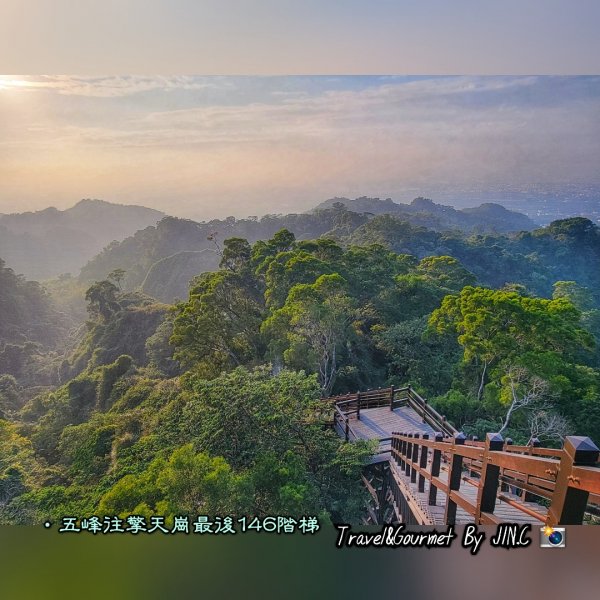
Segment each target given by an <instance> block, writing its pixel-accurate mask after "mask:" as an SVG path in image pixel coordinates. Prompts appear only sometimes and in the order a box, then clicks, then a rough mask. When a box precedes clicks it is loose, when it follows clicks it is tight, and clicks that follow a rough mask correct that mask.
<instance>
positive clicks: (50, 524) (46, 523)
mask: <svg viewBox="0 0 600 600" xmlns="http://www.w3.org/2000/svg"><path fill="white" fill-rule="evenodd" d="M44 527H45V528H46V529H49V528H50V527H52V523H50V521H46V522H45V523H44Z"/></svg>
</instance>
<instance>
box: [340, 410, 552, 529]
mask: <svg viewBox="0 0 600 600" xmlns="http://www.w3.org/2000/svg"><path fill="white" fill-rule="evenodd" d="M350 427H351V429H352V432H353V434H354V435H355V436H356V438H358V439H364V440H368V439H381V438H387V437H390V436H391V435H392V433H393V432H395V431H397V432H401V433H411V432H418V433H420V434H424V433H427V434H429V436H430V437H433V434H434V433H435V432H434V431H433V429H432V428H431V427H430V426H429V425H428V424H426V423H423V422H422V419H421V417H420V416H419V415H418V414H417V413H416V412H415V411H414V410H413V409H412V408H410V407H407V406H402V407H399V408H396V409H394V410H393V411H391V410H390V409H389V407H387V406H386V407H379V408H369V409H364V410H362V411H361V414H360V419H357V418H356V416H353V417H352V418H351V419H350ZM386 444H387V446H388V447H389V442H387V443H384V444H382V445H381V446H380V451H379V454H378V455H376V456H374V457H373V461H372V462H373V463H375V462H382V461H385V460H389V462H390V467H391V473H392V475H393V477H394V479H395V480H396V482H397V483H398V485H399V487H400V489H401V490H402V491H403V492H404V493H403V495H404V496H405V497H407V499H410V503H411V505H412V507H413V508H415V509H416V510H417V511H418V512H419V513H421V515H422V517H423V519H424V522H425V523H428V524H431V525H443V524H444V515H445V506H446V494H445V493H444V492H442V491H441V490H438V493H437V502H436V506H429V487H430V484H429V482H428V481H425V491H424V492H419V491H418V488H417V485H416V484H414V483H411V481H410V477H409V476H407V475H406V474H405V473H404V472H403V471H401V470H400V468H399V467H398V466H397V465H396V463H395V462H394V461H393V460H390V458H391V454H390V452H386V451H385V450H386V449H387V448H386V447H385V446H386ZM428 462H429V466H430V463H431V457H430V459H429V461H428ZM465 475H466V472H465ZM440 479H441V480H442V481H444V482H446V483H447V481H448V467H447V466H445V465H442V469H441V471H440ZM477 492H478V486H477V485H476V484H474V483H473V482H470V481H464V480H463V481H461V486H460V493H461V494H462V495H463V496H465V498H466V499H468V500H469V501H470V502H472V503H473V504H476V503H477ZM503 495H504V496H506V497H507V498H509V499H510V500H513V501H515V502H518V503H519V504H520V505H522V506H525V507H527V508H528V509H530V510H533V511H535V512H537V513H540V514H544V508H543V507H541V506H540V505H539V504H536V503H534V502H524V501H523V500H522V499H521V497H519V496H516V495H514V494H511V493H510V492H503ZM494 515H495V516H496V517H498V518H499V519H500V520H502V521H505V522H510V523H531V524H534V525H541V524H542V521H540V520H538V519H536V518H535V517H534V516H531V515H528V514H527V513H525V512H523V511H521V510H519V509H518V508H515V507H513V506H511V505H510V504H508V503H506V502H504V501H502V500H500V499H496V505H495V509H494ZM456 522H457V524H465V523H472V522H473V517H472V516H471V515H469V514H468V513H467V512H465V511H464V510H463V509H462V508H460V507H458V508H457V511H456Z"/></svg>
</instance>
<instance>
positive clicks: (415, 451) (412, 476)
mask: <svg viewBox="0 0 600 600" xmlns="http://www.w3.org/2000/svg"><path fill="white" fill-rule="evenodd" d="M419 437H420V435H419V434H418V433H415V439H417V440H418V439H419ZM412 461H413V467H412V469H411V470H410V482H411V483H416V482H417V469H416V468H415V466H414V465H417V464H418V463H419V444H417V442H414V443H413V452H412Z"/></svg>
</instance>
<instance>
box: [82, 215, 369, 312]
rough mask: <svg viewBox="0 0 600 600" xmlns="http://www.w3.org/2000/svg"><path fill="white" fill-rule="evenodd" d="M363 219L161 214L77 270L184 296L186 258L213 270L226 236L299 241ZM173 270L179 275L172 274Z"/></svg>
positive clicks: (344, 230) (346, 229)
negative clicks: (287, 236) (290, 235)
mask: <svg viewBox="0 0 600 600" xmlns="http://www.w3.org/2000/svg"><path fill="white" fill-rule="evenodd" d="M368 219H369V217H368V216H366V215H359V214H357V213H353V212H350V211H347V210H345V209H343V208H342V209H330V210H324V211H318V212H316V213H311V214H291V215H285V216H277V215H266V216H264V217H262V218H261V219H257V218H252V217H250V218H247V219H235V218H234V217H229V218H227V219H224V220H213V221H210V222H207V223H197V222H195V221H190V220H187V219H177V218H175V217H165V218H164V219H162V221H160V222H159V223H158V224H157V225H156V226H155V227H147V228H146V229H144V230H142V231H138V232H137V233H136V234H135V235H133V236H131V237H129V238H127V239H125V240H123V241H122V242H120V243H113V244H111V245H109V246H108V247H107V248H105V250H104V251H103V252H101V253H100V254H99V255H98V256H96V257H95V258H93V259H92V260H91V261H90V262H89V263H88V264H87V265H86V266H85V267H84V268H83V269H82V270H81V275H80V279H81V280H82V281H86V282H92V281H97V280H100V279H103V278H104V277H106V276H107V275H108V273H110V272H111V271H113V270H114V269H117V268H121V269H124V270H125V279H124V282H123V285H124V287H126V288H128V289H134V288H136V287H138V286H140V285H144V287H145V289H147V290H148V291H150V290H152V291H153V292H155V293H157V294H159V297H161V298H162V299H164V300H169V301H172V300H173V299H174V298H176V297H178V298H183V297H185V296H186V294H187V289H188V284H189V279H186V276H187V274H188V273H189V272H190V268H189V266H190V262H191V263H196V265H198V262H199V261H200V262H201V263H202V264H203V265H205V269H203V270H212V269H215V268H216V267H217V265H218V263H219V256H218V251H219V249H220V248H221V247H222V245H223V241H224V240H225V239H227V238H229V237H243V238H244V239H247V240H248V241H250V242H255V241H258V240H267V239H269V238H270V237H272V236H273V235H274V234H275V233H276V232H277V231H279V230H280V229H281V228H287V229H289V230H290V231H293V232H294V234H295V235H296V236H297V237H298V238H299V239H311V238H315V237H319V236H321V235H323V234H325V233H328V232H330V233H331V234H332V235H334V236H335V235H347V234H348V233H350V232H351V231H353V230H354V229H356V227H358V226H359V225H361V224H363V223H366V222H367V221H368ZM191 253H194V254H191ZM199 253H201V254H199ZM165 259H166V261H165ZM155 265H156V266H155ZM179 269H181V271H182V273H181V274H178V273H177V270H179ZM174 270H175V271H174ZM199 272H201V271H196V273H199ZM157 276H163V277H164V276H166V277H168V278H173V287H170V286H167V285H166V283H165V282H164V281H159V280H157ZM144 282H146V283H145V284H144ZM148 286H149V287H148Z"/></svg>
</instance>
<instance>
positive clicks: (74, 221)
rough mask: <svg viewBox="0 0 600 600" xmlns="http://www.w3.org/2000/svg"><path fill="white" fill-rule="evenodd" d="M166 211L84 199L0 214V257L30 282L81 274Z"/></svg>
mask: <svg viewBox="0 0 600 600" xmlns="http://www.w3.org/2000/svg"><path fill="white" fill-rule="evenodd" d="M164 216H165V215H164V213H162V212H160V211H157V210H153V209H151V208H145V207H143V206H124V205H121V204H112V203H110V202H105V201H103V200H81V201H80V202H78V203H77V204H76V205H75V206H73V207H72V208H69V209H67V210H58V209H56V208H53V207H51V208H47V209H45V210H41V211H37V212H26V213H18V214H9V215H0V257H2V258H3V259H4V260H5V261H6V263H7V264H9V265H10V266H11V267H12V268H13V269H14V271H15V272H17V273H23V274H24V275H26V276H27V277H28V278H29V279H47V278H51V277H56V276H58V275H60V274H62V273H68V272H71V273H73V274H77V273H79V270H80V269H81V267H82V266H83V265H84V264H85V263H86V262H87V261H88V260H89V259H91V258H92V257H93V256H95V255H96V254H98V252H100V251H101V250H102V249H103V248H104V247H105V246H107V245H108V244H110V243H111V242H112V241H120V240H123V239H125V238H126V237H127V236H130V235H132V234H133V233H135V232H136V231H137V230H139V229H143V228H145V227H147V226H148V225H154V224H156V223H157V222H158V221H159V220H160V219H162V218H163V217H164Z"/></svg>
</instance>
